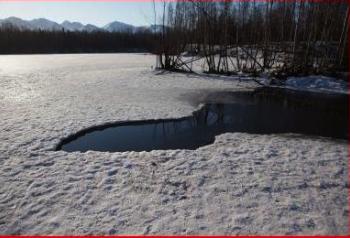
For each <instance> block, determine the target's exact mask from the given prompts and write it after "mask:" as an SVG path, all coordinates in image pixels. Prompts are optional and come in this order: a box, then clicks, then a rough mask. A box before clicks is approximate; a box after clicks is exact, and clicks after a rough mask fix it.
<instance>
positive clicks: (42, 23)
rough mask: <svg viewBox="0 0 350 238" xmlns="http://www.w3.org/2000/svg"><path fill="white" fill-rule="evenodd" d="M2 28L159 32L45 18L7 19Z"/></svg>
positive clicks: (116, 23) (0, 24)
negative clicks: (60, 21) (28, 19)
mask: <svg viewBox="0 0 350 238" xmlns="http://www.w3.org/2000/svg"><path fill="white" fill-rule="evenodd" d="M4 27H15V28H17V29H19V30H45V31H61V30H65V31H87V32H93V31H108V32H143V31H151V32H160V31H161V30H160V29H161V27H160V26H159V25H157V26H154V25H152V26H142V27H135V26H133V25H130V24H126V23H123V22H119V21H114V22H111V23H109V24H107V25H105V26H104V27H102V28H100V27H97V26H94V25H91V24H87V25H83V24H82V23H80V22H70V21H64V22H62V23H61V24H58V23H57V22H54V21H50V20H48V19H45V18H38V19H33V20H30V21H26V20H23V19H20V18H18V17H9V18H5V19H2V20H0V28H4Z"/></svg>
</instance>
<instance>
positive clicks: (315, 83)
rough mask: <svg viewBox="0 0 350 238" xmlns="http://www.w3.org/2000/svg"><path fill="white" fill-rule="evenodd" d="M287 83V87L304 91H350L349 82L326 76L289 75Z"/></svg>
mask: <svg viewBox="0 0 350 238" xmlns="http://www.w3.org/2000/svg"><path fill="white" fill-rule="evenodd" d="M285 85H286V87H287V88H292V89H296V90H303V91H318V92H331V93H349V85H348V82H346V81H344V80H340V79H335V78H331V77H326V76H317V75H311V76H308V77H289V78H288V79H287V80H286V83H285Z"/></svg>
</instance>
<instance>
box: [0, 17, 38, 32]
mask: <svg viewBox="0 0 350 238" xmlns="http://www.w3.org/2000/svg"><path fill="white" fill-rule="evenodd" d="M11 26H12V27H16V28H18V29H20V30H34V28H33V26H32V24H31V23H30V22H28V21H25V20H22V19H20V18H18V17H9V18H5V19H2V20H0V27H2V28H4V27H11Z"/></svg>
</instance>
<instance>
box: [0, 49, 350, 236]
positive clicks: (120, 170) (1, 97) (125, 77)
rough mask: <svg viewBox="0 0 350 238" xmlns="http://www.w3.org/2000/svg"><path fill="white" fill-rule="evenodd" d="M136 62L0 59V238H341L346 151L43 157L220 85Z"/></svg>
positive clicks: (135, 58) (242, 148) (247, 137)
mask: <svg viewBox="0 0 350 238" xmlns="http://www.w3.org/2000/svg"><path fill="white" fill-rule="evenodd" d="M154 64H155V58H154V56H152V55H141V54H81V55H25V56H23V55H22V56H0V65H1V68H0V121H1V123H0V141H1V143H0V184H1V186H0V233H1V234H27V235H28V234H45V235H49V234H76V235H78V234H98V235H101V234H231V235H234V234H246V235H247V234H265V235H266V234H271V235H272V234H305V235H306V234H323V235H326V234H332V235H335V234H343V235H344V234H347V233H348V212H349V210H348V205H347V204H348V188H349V183H348V145H347V141H343V140H332V139H327V138H320V137H305V136H302V135H295V134H281V135H253V134H245V133H227V134H223V135H220V136H218V137H217V138H216V140H215V142H214V143H213V144H212V145H208V146H205V147H201V148H199V149H197V150H167V151H151V152H123V153H104V152H93V151H89V152H86V153H77V152H75V153H67V152H63V151H53V150H54V148H55V146H56V145H57V144H58V143H59V142H60V140H61V139H63V138H65V137H67V136H69V135H72V134H74V133H76V132H78V131H79V130H81V129H84V128H87V127H92V126H94V125H102V124H106V123H110V122H115V121H125V120H141V119H158V118H175V117H182V116H186V115H189V114H191V113H192V112H193V111H194V110H196V109H197V107H198V105H195V104H193V103H191V100H189V98H191V97H199V96H201V95H203V94H206V93H208V92H212V91H222V90H230V91H232V90H251V89H253V88H255V87H256V83H254V82H252V81H246V80H236V79H232V78H229V77H209V76H206V77H205V76H198V75H190V74H177V73H164V72H163V73H159V72H154V71H152V69H151V66H153V67H154Z"/></svg>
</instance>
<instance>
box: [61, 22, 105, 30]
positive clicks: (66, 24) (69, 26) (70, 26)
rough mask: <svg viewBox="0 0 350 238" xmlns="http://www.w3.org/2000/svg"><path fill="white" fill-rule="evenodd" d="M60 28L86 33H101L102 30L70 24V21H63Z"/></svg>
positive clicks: (75, 23)
mask: <svg viewBox="0 0 350 238" xmlns="http://www.w3.org/2000/svg"><path fill="white" fill-rule="evenodd" d="M61 26H62V27H63V28H64V30H66V31H87V32H93V31H102V30H103V29H101V28H99V27H97V26H94V25H91V24H87V25H83V24H81V23H80V22H70V21H64V22H62V24H61Z"/></svg>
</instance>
